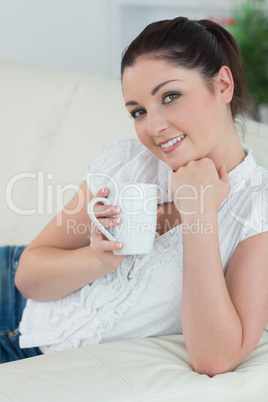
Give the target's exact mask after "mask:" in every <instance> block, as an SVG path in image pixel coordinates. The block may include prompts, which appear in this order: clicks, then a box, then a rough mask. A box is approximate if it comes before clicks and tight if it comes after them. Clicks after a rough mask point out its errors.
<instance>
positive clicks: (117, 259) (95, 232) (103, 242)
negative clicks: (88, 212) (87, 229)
mask: <svg viewBox="0 0 268 402" xmlns="http://www.w3.org/2000/svg"><path fill="white" fill-rule="evenodd" d="M108 193H109V190H108V189H107V188H104V189H102V190H100V191H98V193H97V194H96V197H107V196H108ZM94 213H95V216H96V218H97V219H98V220H99V222H100V223H101V224H102V226H103V227H104V228H105V229H108V228H110V227H113V226H118V225H120V223H121V218H119V217H114V215H118V214H119V213H120V208H119V207H118V206H116V205H103V204H102V203H100V202H98V203H96V204H95V206H94ZM90 247H91V249H92V251H93V253H94V254H95V256H96V258H97V260H98V263H99V268H100V269H102V270H104V271H105V272H106V273H108V272H110V271H114V270H115V269H116V268H118V267H119V265H120V264H121V262H122V261H123V259H124V255H114V253H113V250H121V249H122V248H123V244H122V243H119V242H113V241H110V240H108V239H107V238H106V237H105V236H104V234H103V233H102V232H101V231H100V230H99V229H98V228H97V227H96V225H94V224H93V223H92V225H91V242H90Z"/></svg>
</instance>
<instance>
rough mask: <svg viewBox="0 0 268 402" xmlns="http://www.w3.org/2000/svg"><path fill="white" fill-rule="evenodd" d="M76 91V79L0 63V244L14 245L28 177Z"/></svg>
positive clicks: (30, 182) (29, 181) (25, 206)
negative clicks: (5, 195)
mask: <svg viewBox="0 0 268 402" xmlns="http://www.w3.org/2000/svg"><path fill="white" fill-rule="evenodd" d="M76 87H77V77H76V76H75V75H71V74H64V73H58V72H55V71H50V70H45V69H42V68H35V67H30V66H26V65H25V66H24V65H19V64H18V65H17V64H15V63H7V62H6V63H5V62H1V63H0V88H1V91H0V110H1V121H0V130H1V160H0V168H1V175H0V189H1V194H2V196H1V198H0V210H1V225H0V241H1V244H3V243H4V242H5V243H12V242H13V241H14V240H13V237H14V233H16V232H17V229H18V225H19V219H18V218H19V216H20V213H21V210H24V211H25V210H26V209H28V204H29V202H28V200H29V190H30V189H31V188H32V187H33V182H34V179H33V177H34V175H35V174H36V172H37V170H38V169H39V167H40V164H41V162H42V160H43V159H44V158H45V156H46V153H47V151H48V149H50V147H51V145H52V143H53V141H54V137H55V136H56V135H57V132H58V130H59V128H60V127H61V124H62V120H63V116H64V113H65V109H66V107H67V105H68V104H69V102H70V99H71V98H72V96H73V93H74V92H75V90H76ZM6 188H7V189H8V191H7V196H8V198H7V200H5V197H4V194H5V189H6ZM33 205H34V206H36V203H35V201H34V202H33V201H32V202H31V206H32V207H33ZM10 206H11V208H10ZM16 207H18V208H16Z"/></svg>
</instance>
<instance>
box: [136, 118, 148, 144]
mask: <svg viewBox="0 0 268 402" xmlns="http://www.w3.org/2000/svg"><path fill="white" fill-rule="evenodd" d="M134 127H135V131H136V134H137V137H138V139H139V140H140V142H141V143H142V144H144V145H146V144H148V142H149V136H148V135H147V134H146V130H145V127H144V126H143V125H142V124H141V122H138V123H134Z"/></svg>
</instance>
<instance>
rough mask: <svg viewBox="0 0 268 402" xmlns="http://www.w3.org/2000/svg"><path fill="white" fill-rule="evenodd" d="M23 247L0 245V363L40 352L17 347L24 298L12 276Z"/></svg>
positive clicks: (39, 352)
mask: <svg viewBox="0 0 268 402" xmlns="http://www.w3.org/2000/svg"><path fill="white" fill-rule="evenodd" d="M24 248H25V246H19V247H18V246H5V247H0V363H6V362H10V361H14V360H19V359H25V358H27V357H32V356H37V355H41V354H42V352H41V351H40V349H39V348H27V349H21V348H20V347H19V335H20V334H19V331H18V326H19V323H20V320H21V316H22V312H23V309H24V307H25V303H26V299H24V297H23V296H22V295H21V294H20V292H19V291H18V289H17V288H16V286H15V283H14V277H15V273H16V270H17V266H18V262H19V258H20V255H21V253H22V251H23V250H24Z"/></svg>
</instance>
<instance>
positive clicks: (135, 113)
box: [130, 109, 146, 119]
mask: <svg viewBox="0 0 268 402" xmlns="http://www.w3.org/2000/svg"><path fill="white" fill-rule="evenodd" d="M145 114H146V110H144V109H136V110H134V111H133V112H131V113H130V115H131V117H133V119H137V118H139V117H142V116H143V115H145Z"/></svg>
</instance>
